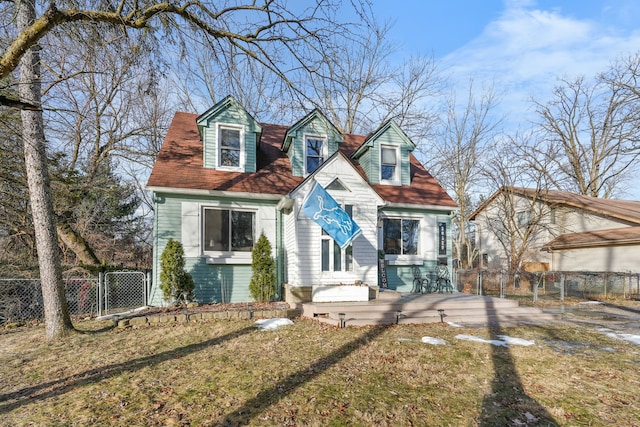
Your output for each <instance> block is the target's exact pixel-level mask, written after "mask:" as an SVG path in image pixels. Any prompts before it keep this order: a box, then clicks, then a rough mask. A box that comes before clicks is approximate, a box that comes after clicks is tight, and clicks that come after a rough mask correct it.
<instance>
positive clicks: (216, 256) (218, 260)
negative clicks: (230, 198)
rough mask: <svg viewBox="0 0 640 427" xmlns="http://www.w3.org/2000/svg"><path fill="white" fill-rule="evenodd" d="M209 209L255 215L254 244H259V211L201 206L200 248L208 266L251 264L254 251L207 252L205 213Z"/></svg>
mask: <svg viewBox="0 0 640 427" xmlns="http://www.w3.org/2000/svg"><path fill="white" fill-rule="evenodd" d="M207 209H214V210H218V211H230V212H231V211H235V212H250V213H253V244H254V245H255V244H256V242H257V238H256V225H257V217H258V210H257V209H251V208H239V207H233V206H226V205H200V248H201V253H202V254H203V255H204V256H205V257H207V260H206V263H207V264H251V262H252V252H253V251H247V252H245V251H205V249H204V247H205V245H204V219H205V215H204V212H205V210H207Z"/></svg>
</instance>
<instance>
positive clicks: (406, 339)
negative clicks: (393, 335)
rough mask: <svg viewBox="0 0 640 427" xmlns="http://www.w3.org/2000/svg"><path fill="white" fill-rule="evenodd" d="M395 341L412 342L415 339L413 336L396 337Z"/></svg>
mask: <svg viewBox="0 0 640 427" xmlns="http://www.w3.org/2000/svg"><path fill="white" fill-rule="evenodd" d="M396 341H400V342H413V341H415V340H414V339H413V338H398V339H397V340H396Z"/></svg>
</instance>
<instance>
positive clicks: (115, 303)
mask: <svg viewBox="0 0 640 427" xmlns="http://www.w3.org/2000/svg"><path fill="white" fill-rule="evenodd" d="M99 300H100V301H103V302H104V305H103V304H99V307H100V308H101V307H102V306H104V313H101V312H99V313H98V315H104V314H113V313H121V312H123V311H128V310H132V309H134V308H139V307H144V306H145V305H147V274H145V273H144V272H142V271H114V272H109V273H106V274H105V275H104V293H103V295H101V296H99Z"/></svg>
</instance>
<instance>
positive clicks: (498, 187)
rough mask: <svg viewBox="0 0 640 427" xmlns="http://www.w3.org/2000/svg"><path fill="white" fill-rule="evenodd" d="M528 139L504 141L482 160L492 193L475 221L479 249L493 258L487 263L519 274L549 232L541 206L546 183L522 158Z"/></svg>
mask: <svg viewBox="0 0 640 427" xmlns="http://www.w3.org/2000/svg"><path fill="white" fill-rule="evenodd" d="M530 138H531V135H530V134H526V135H516V136H515V137H512V138H506V139H504V140H503V141H501V142H500V143H499V144H497V145H496V146H495V147H494V149H493V150H492V151H491V155H490V156H488V157H486V158H485V163H484V165H483V167H482V175H483V179H484V180H485V183H486V184H487V186H488V188H490V189H492V190H495V192H494V195H493V196H492V199H488V200H484V201H483V204H482V206H483V209H482V210H480V211H479V213H477V214H476V216H475V217H474V220H475V222H476V223H477V224H482V225H479V226H478V227H479V228H480V229H478V230H476V233H477V239H479V240H481V241H482V243H481V246H482V248H481V249H482V250H483V251H487V252H491V255H493V257H494V259H493V261H489V263H490V264H491V265H493V266H496V267H498V266H501V267H507V268H508V269H509V270H510V271H519V270H520V269H521V267H522V263H523V261H526V259H527V258H528V257H529V255H530V254H531V251H536V252H538V251H539V247H540V246H541V245H542V243H543V242H542V240H540V239H541V238H543V237H544V235H545V234H544V233H545V232H546V231H548V230H549V223H548V221H547V219H548V214H549V206H548V205H547V204H546V203H543V202H542V200H543V198H544V195H545V194H546V192H547V190H548V188H549V185H548V182H547V181H546V177H545V176H544V175H541V174H537V173H536V172H535V171H533V170H532V169H529V168H528V167H527V162H526V160H525V159H524V158H523V156H522V151H523V150H524V149H525V148H524V147H528V146H530V143H529V142H530V141H529V140H530ZM482 228H484V229H482ZM534 258H536V259H537V258H538V256H535V257H534Z"/></svg>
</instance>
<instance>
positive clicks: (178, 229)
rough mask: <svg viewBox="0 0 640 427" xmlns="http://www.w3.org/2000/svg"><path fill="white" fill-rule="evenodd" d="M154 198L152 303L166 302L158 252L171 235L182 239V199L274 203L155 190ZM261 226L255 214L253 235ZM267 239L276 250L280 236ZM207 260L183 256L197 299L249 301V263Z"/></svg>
mask: <svg viewBox="0 0 640 427" xmlns="http://www.w3.org/2000/svg"><path fill="white" fill-rule="evenodd" d="M154 199H155V217H154V222H155V224H154V225H155V226H154V253H153V263H154V264H153V274H154V277H153V285H152V289H151V293H150V298H149V304H150V305H154V306H162V305H166V303H167V302H165V301H164V298H163V295H162V290H161V289H160V256H161V254H162V251H164V248H165V246H166V244H167V241H168V240H169V239H170V238H172V239H174V240H177V241H180V242H181V239H182V229H183V224H182V214H183V211H182V207H183V203H188V202H191V203H202V204H204V205H208V204H214V203H223V202H225V203H229V202H233V203H234V204H237V205H240V206H246V207H249V208H256V207H259V206H262V207H265V208H267V209H270V208H271V207H273V209H274V210H275V204H276V202H275V201H260V200H240V199H235V200H233V201H231V200H228V199H224V198H219V197H198V196H188V195H179V196H178V195H171V194H166V193H156V194H155V195H154ZM274 215H275V214H274ZM199 225H200V224H198V226H199ZM274 226H275V225H274ZM262 228H263V227H262V225H261V224H259V223H258V218H256V234H257V235H256V236H255V237H256V239H257V237H258V236H259V233H260V232H261V230H262ZM198 233H199V231H198ZM270 242H271V244H272V245H273V246H275V248H274V249H275V250H276V252H275V253H278V252H277V251H278V250H279V248H278V247H277V246H276V245H277V244H278V243H277V242H279V240H278V239H277V238H276V239H273V238H270ZM206 260H207V258H206V257H204V256H202V257H197V256H196V257H193V256H191V257H185V266H186V270H187V271H188V272H189V273H191V275H192V276H193V280H194V282H195V299H196V301H198V302H200V303H212V302H250V301H252V298H251V295H250V293H249V282H250V280H251V275H252V272H251V264H207V262H206ZM278 262H282V261H281V260H280V261H277V264H276V268H280V269H281V268H282V267H281V266H280V265H279V264H278Z"/></svg>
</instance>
